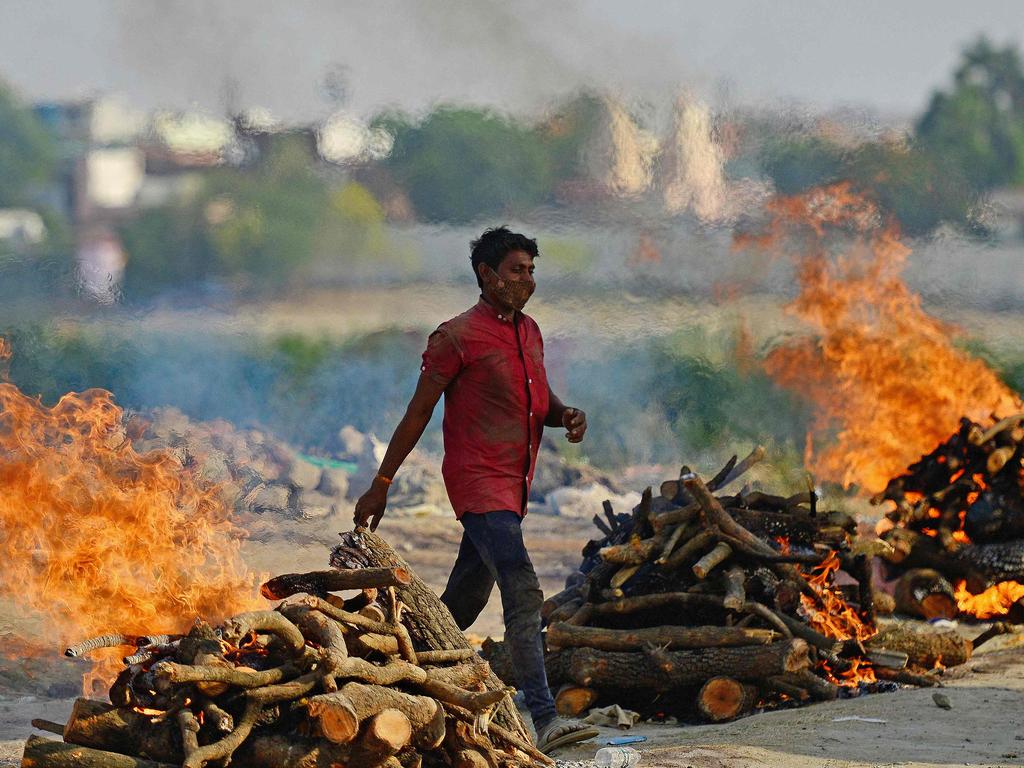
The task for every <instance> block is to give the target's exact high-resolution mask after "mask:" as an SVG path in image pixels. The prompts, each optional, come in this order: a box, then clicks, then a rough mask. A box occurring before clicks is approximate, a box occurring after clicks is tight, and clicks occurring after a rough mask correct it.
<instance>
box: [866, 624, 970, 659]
mask: <svg viewBox="0 0 1024 768" xmlns="http://www.w3.org/2000/svg"><path fill="white" fill-rule="evenodd" d="M865 645H866V646H867V648H868V649H869V650H871V649H883V648H884V649H886V650H889V651H903V653H905V654H907V656H908V661H907V663H908V664H909V665H910V666H913V667H918V668H921V669H933V668H935V667H937V666H939V665H940V664H941V665H942V666H944V667H956V666H959V665H960V664H964V663H965V662H966V661H967V660H968V659H970V658H971V652H972V651H973V650H974V647H973V644H972V643H971V641H970V640H965V639H964V638H962V637H961V636H960V634H959V633H958V632H956V631H955V630H942V631H929V630H925V629H920V628H914V629H910V628H908V627H906V626H904V625H900V624H896V625H893V626H890V627H886V628H884V629H883V630H882V631H880V632H879V633H878V634H877V635H875V636H874V637H872V638H871V639H870V640H868V641H867V643H865Z"/></svg>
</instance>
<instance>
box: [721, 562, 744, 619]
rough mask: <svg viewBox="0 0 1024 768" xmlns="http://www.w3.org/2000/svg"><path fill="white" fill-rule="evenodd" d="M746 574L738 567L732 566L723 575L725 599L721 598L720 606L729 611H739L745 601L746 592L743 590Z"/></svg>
mask: <svg viewBox="0 0 1024 768" xmlns="http://www.w3.org/2000/svg"><path fill="white" fill-rule="evenodd" d="M746 577H747V574H746V573H745V572H744V570H743V569H742V568H740V567H739V566H733V567H732V568H730V569H729V570H728V571H727V572H726V574H725V597H724V598H722V605H723V606H725V607H726V608H727V609H728V610H730V611H739V610H741V609H742V608H743V604H744V603H745V602H746V601H747V592H746V589H745V588H744V583H745V582H746Z"/></svg>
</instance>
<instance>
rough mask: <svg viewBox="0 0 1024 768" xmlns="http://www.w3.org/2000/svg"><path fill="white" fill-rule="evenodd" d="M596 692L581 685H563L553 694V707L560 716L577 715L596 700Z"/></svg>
mask: <svg viewBox="0 0 1024 768" xmlns="http://www.w3.org/2000/svg"><path fill="white" fill-rule="evenodd" d="M597 697H598V693H597V691H595V690H594V689H593V688H587V687H586V686H582V685H570V684H566V685H563V686H562V687H561V688H559V689H558V693H556V694H555V709H557V710H558V714H560V715H561V716H562V717H579V716H580V715H582V714H583V713H584V712H586V711H587V710H588V709H590V708H591V707H592V706H594V703H595V702H596V701H597Z"/></svg>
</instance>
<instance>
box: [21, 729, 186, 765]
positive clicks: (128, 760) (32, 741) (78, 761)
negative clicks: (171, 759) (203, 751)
mask: <svg viewBox="0 0 1024 768" xmlns="http://www.w3.org/2000/svg"><path fill="white" fill-rule="evenodd" d="M21 768H173V766H172V764H170V763H157V762H153V761H152V760H146V759H144V758H141V757H133V756H130V755H123V754H119V753H117V752H106V751H103V750H99V749H90V748H89V747H83V746H81V745H78V744H65V743H64V742H63V741H53V740H51V739H44V738H42V737H41V736H29V737H28V741H26V742H25V752H24V754H23V755H22V758H21Z"/></svg>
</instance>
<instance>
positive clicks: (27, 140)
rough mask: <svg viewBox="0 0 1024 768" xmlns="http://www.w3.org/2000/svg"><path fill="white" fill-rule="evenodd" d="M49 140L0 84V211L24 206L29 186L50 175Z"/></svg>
mask: <svg viewBox="0 0 1024 768" xmlns="http://www.w3.org/2000/svg"><path fill="white" fill-rule="evenodd" d="M56 157H57V151H56V146H55V144H54V140H53V137H52V136H50V134H49V132H48V131H47V130H46V128H45V127H44V126H43V125H42V124H41V123H40V122H39V121H38V120H37V119H36V117H35V116H34V115H33V114H32V113H31V112H30V111H29V110H27V109H26V108H25V107H23V106H22V105H21V104H20V103H19V102H18V100H17V99H16V98H15V96H14V94H13V93H12V92H11V90H10V89H9V88H7V86H5V85H4V84H3V83H2V82H0V207H8V206H15V205H24V204H25V203H26V201H27V197H28V193H29V191H30V188H31V186H32V184H34V183H37V182H41V181H45V180H46V179H47V178H48V177H49V176H50V174H51V173H52V172H53V168H54V163H55V161H56Z"/></svg>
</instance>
